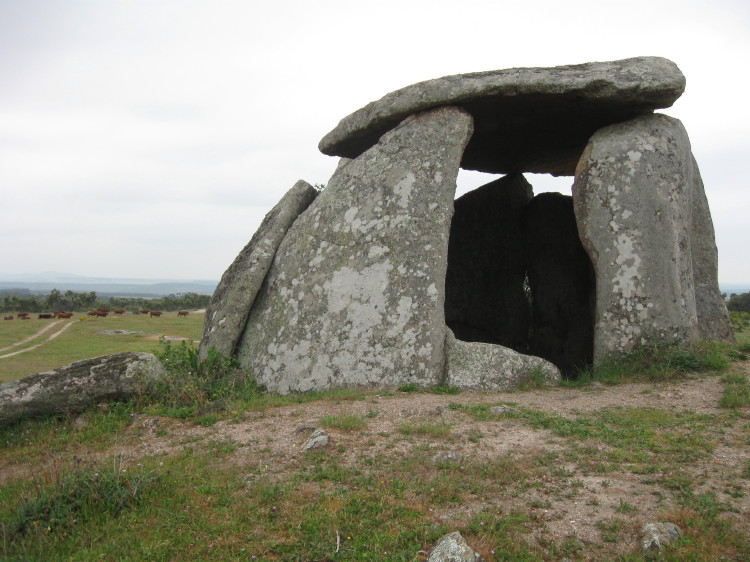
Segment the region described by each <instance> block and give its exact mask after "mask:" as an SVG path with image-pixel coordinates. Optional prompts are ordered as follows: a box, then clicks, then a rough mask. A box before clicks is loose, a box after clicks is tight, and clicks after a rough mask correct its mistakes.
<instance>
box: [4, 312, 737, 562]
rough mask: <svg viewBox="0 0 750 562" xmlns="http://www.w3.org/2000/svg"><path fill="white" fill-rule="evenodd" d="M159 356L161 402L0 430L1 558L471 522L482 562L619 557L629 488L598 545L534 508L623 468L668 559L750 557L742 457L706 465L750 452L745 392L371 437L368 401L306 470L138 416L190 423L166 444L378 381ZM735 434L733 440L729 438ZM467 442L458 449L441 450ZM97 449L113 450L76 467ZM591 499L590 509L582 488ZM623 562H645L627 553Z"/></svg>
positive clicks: (281, 547)
mask: <svg viewBox="0 0 750 562" xmlns="http://www.w3.org/2000/svg"><path fill="white" fill-rule="evenodd" d="M135 318H136V320H137V321H141V322H143V321H146V319H145V318H138V317H135ZM108 320H109V319H108ZM108 320H107V321H106V322H108ZM113 320H115V319H113ZM136 320H132V321H133V322H135V321H136ZM129 321H130V320H129ZM14 322H15V321H14ZM104 322H105V321H100V322H99V323H102V324H103V323H104ZM155 322H157V321H156V320H155V319H154V320H153V323H155ZM180 322H183V320H180ZM8 324H11V322H8ZM92 325H94V324H93V322H91V323H89V322H81V323H80V326H81V328H84V327H86V328H91V327H92ZM113 325H114V323H113ZM106 327H107V328H109V327H110V326H109V325H107V326H106ZM185 327H186V328H187V326H185ZM118 328H119V329H132V328H121V327H120V326H118ZM73 329H76V328H75V327H74V328H71V331H72V330H73ZM191 329H194V328H191ZM176 335H178V334H176ZM87 337H91V336H90V334H89V336H87ZM110 337H113V336H110ZM113 338H115V339H116V337H113ZM195 339H197V334H196V336H195ZM41 349H44V348H40V350H41ZM154 349H156V350H157V351H159V353H160V355H161V356H162V360H163V361H164V362H165V363H166V364H167V366H168V367H169V368H170V369H171V373H172V374H171V376H170V377H167V379H165V381H164V382H163V386H162V387H161V388H160V389H158V392H156V393H155V394H154V395H152V396H151V397H149V398H146V397H145V396H139V397H137V398H136V399H134V400H132V401H130V402H126V403H113V404H108V405H106V406H101V407H100V406H95V407H92V408H90V409H89V410H88V411H86V412H84V413H83V414H81V415H80V416H77V417H73V416H69V417H68V416H61V417H53V418H48V419H41V420H28V421H23V422H18V423H16V424H13V425H11V426H8V427H5V428H2V429H0V452H1V454H0V467H2V468H3V469H4V471H5V472H4V478H5V479H4V480H3V481H2V484H0V559H3V560H5V559H7V560H38V559H65V560H91V559H99V558H104V559H132V560H161V559H191V560H204V559H212V560H238V559H252V558H251V557H252V556H256V557H257V558H256V559H257V560H357V561H358V560H373V561H375V560H408V561H411V560H415V559H420V557H422V555H421V554H419V553H420V552H426V551H427V550H429V548H430V546H431V545H432V544H434V542H435V541H436V540H437V538H439V537H440V536H441V535H443V534H444V533H446V532H449V531H454V530H459V531H461V533H462V534H463V535H464V537H465V538H466V539H467V540H468V541H469V543H470V544H471V545H472V547H473V548H475V549H476V550H477V551H478V552H480V553H481V554H482V556H483V558H484V559H486V560H554V559H562V558H571V559H602V560H603V559H610V558H612V551H611V550H608V549H610V548H611V545H612V544H614V543H623V542H625V541H631V540H632V538H633V533H636V532H637V529H636V522H637V521H639V520H640V518H641V517H642V516H643V512H642V510H643V508H642V507H641V504H640V503H639V502H638V501H636V500H635V499H633V498H631V496H629V495H624V496H621V497H620V498H619V503H617V504H615V506H614V513H615V514H616V517H615V518H612V519H607V520H604V519H601V520H599V521H598V522H597V523H596V528H595V530H596V529H598V533H599V534H600V536H601V544H593V543H591V542H589V541H588V540H587V541H583V540H580V539H579V538H578V537H576V536H575V535H573V534H570V535H567V536H563V537H559V538H555V537H551V536H550V535H549V533H547V532H546V528H547V525H548V523H547V521H548V519H546V518H545V517H546V516H543V515H542V512H543V511H544V510H559V509H560V508H562V509H563V510H564V509H565V506H566V505H567V504H566V503H565V502H568V501H571V498H576V499H577V500H576V501H579V500H583V498H584V497H585V495H586V494H591V492H590V491H587V490H586V487H587V486H589V485H590V484H584V481H588V482H593V481H599V482H601V486H602V487H604V486H605V482H608V481H609V479H612V481H613V482H614V481H616V480H615V479H616V478H617V481H620V482H621V481H623V480H625V481H630V482H638V483H639V485H641V486H643V487H645V489H647V490H650V491H651V493H653V494H654V495H655V496H658V497H659V498H660V500H659V501H660V502H661V503H662V506H663V507H662V510H661V512H660V517H661V518H662V520H666V521H672V522H675V523H677V524H678V525H680V527H681V528H683V530H684V531H685V536H684V537H683V538H682V539H680V541H678V543H677V544H676V545H674V546H673V547H671V548H670V549H669V550H668V551H667V552H666V553H665V555H664V559H666V560H710V559H744V558H747V553H748V552H750V544H748V540H747V537H745V536H743V534H742V533H741V532H739V531H738V529H737V527H736V524H737V519H736V517H735V518H734V519H733V518H730V517H728V515H730V514H731V515H733V516H736V513H733V510H736V507H735V504H734V503H733V502H734V498H737V497H739V498H742V497H743V494H744V491H745V489H746V481H747V480H749V479H750V464H748V463H745V464H744V465H742V466H740V467H738V468H737V469H733V470H732V474H730V475H728V476H727V477H726V478H724V480H722V481H721V485H720V486H718V487H717V488H716V489H713V487H711V486H709V485H708V484H710V483H711V482H710V481H709V480H708V476H707V474H708V473H707V472H706V470H705V466H706V463H707V462H708V460H710V455H711V453H712V451H713V450H714V448H715V447H717V446H718V445H722V446H726V445H734V446H737V447H741V446H746V445H747V444H748V443H750V441H749V439H750V437H748V433H747V432H748V430H750V424H748V417H747V413H746V411H744V410H743V409H742V408H744V407H745V406H746V405H747V404H746V403H743V402H741V403H737V404H736V405H734V406H727V408H728V410H727V411H725V412H723V413H720V414H717V415H705V414H699V413H695V412H690V411H683V410H673V409H670V410H666V409H659V408H631V407H627V408H626V407H622V408H609V409H604V410H599V411H595V412H591V413H586V414H568V415H566V416H562V415H557V414H552V413H547V412H542V411H538V410H535V409H533V408H524V407H521V406H518V405H516V404H513V406H514V408H516V411H512V412H508V413H504V414H500V415H497V414H492V413H490V408H491V407H492V405H494V404H460V403H454V404H451V405H450V410H452V411H451V412H450V415H451V416H458V417H464V416H462V415H461V413H463V414H464V415H465V417H466V419H467V420H468V421H469V422H470V423H472V424H473V425H471V426H470V427H469V428H462V429H461V431H460V434H459V433H458V432H457V433H456V434H454V433H452V429H453V426H452V425H451V424H448V423H444V422H440V421H437V422H436V421H434V420H431V419H416V420H411V421H404V422H403V423H400V424H394V425H395V429H396V433H398V434H399V435H394V434H388V433H382V434H381V433H379V434H377V435H374V434H372V435H371V434H367V435H363V436H362V439H363V440H364V439H366V440H367V441H368V443H369V445H368V446H361V444H357V442H356V440H357V439H358V438H359V436H358V435H357V434H356V432H357V431H360V430H363V429H364V428H366V426H367V423H368V420H373V419H374V418H377V422H381V421H382V420H383V418H384V416H382V415H381V414H380V413H379V412H378V411H377V410H369V411H367V414H365V415H356V414H346V413H337V414H336V415H329V416H324V417H322V418H320V419H319V421H318V423H319V424H320V425H321V426H324V427H328V428H333V429H337V430H340V431H346V432H351V433H352V434H351V435H348V436H347V438H346V439H347V442H348V441H351V442H352V445H351V446H349V445H347V446H346V447H332V448H329V449H326V450H321V451H311V452H309V453H307V454H306V455H305V456H304V462H300V458H299V457H295V456H294V455H293V454H292V453H290V452H284V451H279V450H272V448H271V447H270V446H268V445H269V444H267V443H260V442H253V439H252V438H251V437H250V436H249V435H248V436H247V437H245V434H244V433H242V431H240V432H239V433H236V434H232V435H233V437H229V436H228V435H222V434H221V432H220V431H219V432H217V428H211V429H207V430H201V431H204V432H206V433H205V437H203V438H197V437H190V438H184V439H183V440H182V441H180V442H179V445H174V449H173V450H171V451H170V452H169V453H160V454H159V455H158V456H150V455H149V454H146V453H143V452H140V453H139V452H138V451H139V449H138V446H139V445H141V444H148V439H147V437H148V438H151V437H149V436H147V435H145V434H144V430H143V429H142V428H140V426H139V425H138V424H133V423H132V422H133V420H134V419H137V418H138V417H140V416H142V415H144V414H146V415H153V414H159V415H169V416H172V417H175V418H182V419H185V420H187V422H182V421H170V422H169V423H164V424H162V425H160V426H159V431H160V432H161V433H160V434H157V436H158V435H160V436H162V437H163V436H168V435H170V434H171V433H172V432H173V431H175V428H176V427H183V428H187V429H188V430H195V429H197V428H196V427H195V426H209V425H212V424H214V423H216V422H217V421H219V420H228V421H229V422H230V423H235V422H237V423H241V422H242V421H243V420H246V419H250V418H255V417H259V416H260V417H265V416H268V421H269V423H272V420H273V416H274V415H275V414H273V413H269V414H267V413H266V412H265V411H266V410H269V409H270V408H273V407H276V406H285V405H290V404H304V403H307V402H312V401H316V400H327V401H330V402H333V403H338V404H341V403H343V402H345V401H350V400H362V399H366V398H367V397H368V396H371V395H372V394H374V393H375V392H376V391H374V390H363V389H343V390H335V391H329V392H325V393H306V394H291V395H289V396H283V397H282V396H277V395H269V394H264V393H263V392H262V391H261V389H259V388H258V387H257V385H256V384H255V382H254V381H253V380H252V378H251V377H249V376H248V375H247V373H243V372H242V371H241V370H240V369H238V368H237V365H236V364H234V362H232V361H226V360H223V359H221V358H220V357H218V356H212V357H210V358H209V360H207V361H205V362H202V361H200V360H199V359H198V357H197V354H196V353H195V348H194V347H193V346H189V345H183V344H171V345H168V346H162V347H161V348H160V347H159V346H158V344H155V348H154ZM740 360H741V359H740ZM727 364H728V362H727V351H726V349H725V348H717V347H711V346H701V347H700V348H699V349H698V350H697V351H694V352H682V351H679V350H651V351H649V352H648V353H647V352H642V353H640V352H639V354H634V355H632V356H630V357H629V358H628V362H627V364H626V365H625V367H623V368H622V369H621V370H620V371H619V374H611V371H610V374H604V375H603V374H596V373H594V374H592V375H591V376H590V377H589V378H588V381H591V380H602V381H606V382H618V383H621V382H624V381H627V380H657V381H670V380H673V379H679V378H681V377H684V376H686V374H689V373H693V372H700V371H701V370H708V372H715V371H719V372H720V371H722V370H726V365H727ZM584 379H585V377H584ZM721 381H722V383H723V384H724V386H725V388H726V389H732V392H733V394H732V396H734V397H735V398H733V400H736V399H737V398H736V397H737V396H743V392H745V389H746V388H747V386H748V382H747V378H746V376H744V375H740V374H737V373H736V372H733V371H732V372H728V373H725V374H724V375H723V376H722V379H721ZM532 382H533V381H532ZM585 382H586V380H583V381H581V382H580V383H579V384H585ZM717 382H718V377H717ZM532 386H533V384H532ZM399 390H402V391H404V392H405V391H408V392H415V391H418V390H419V388H418V387H416V386H414V387H412V386H409V385H406V389H405V390H403V389H402V388H400V389H399ZM423 391H424V392H438V393H441V394H442V393H446V394H453V393H454V391H453V390H452V389H444V388H440V389H439V390H437V389H424V390H423ZM379 395H380V396H381V397H387V396H390V394H388V393H383V392H380V393H379ZM725 395H726V394H725ZM384 399H387V398H384ZM401 399H403V397H402V398H401ZM455 400H456V401H459V400H461V397H458V398H456V399H455ZM379 407H380V406H379ZM729 408H731V409H729ZM295 410H296V409H295ZM300 410H301V409H300ZM359 411H364V410H359ZM285 415H286V414H285ZM451 421H452V422H453V421H454V420H453V419H451ZM369 423H370V424H375V423H376V422H375V421H369ZM170 424H173V425H170ZM462 425H463V422H462ZM512 426H523V428H524V430H525V431H529V430H531V431H535V432H545V433H544V435H546V436H548V437H549V440H550V441H554V443H555V445H554V448H553V449H539V448H536V447H535V448H529V449H526V448H525V447H519V448H517V449H515V450H513V451H512V452H509V453H500V454H491V455H481V454H480V455H471V454H467V455H463V452H464V451H466V452H469V450H467V449H465V448H468V447H476V450H478V451H479V450H482V449H484V448H485V447H486V444H487V443H488V442H489V441H490V439H491V438H493V437H497V436H498V435H499V434H500V435H501V434H502V432H503V431H505V430H506V428H509V427H512ZM738 428H739V429H738ZM730 429H731V430H732V431H733V433H732V435H734V437H732V438H733V439H735V441H725V439H728V437H727V435H728V432H729V430H730ZM363 433H364V432H363ZM546 438H547V437H545V439H546ZM459 439H462V440H461V441H460V442H459V449H460V450H461V452H462V456H461V460H446V461H441V462H437V461H435V460H433V457H434V455H435V454H436V452H438V451H441V450H444V449H445V448H447V442H450V443H451V444H454V443H455V442H457V441H458V440H459ZM123 449H125V450H128V451H131V452H132V454H131V455H130V456H129V458H127V459H125V458H124V457H121V456H115V457H112V455H113V454H114V453H113V451H121V450H123ZM141 450H148V448H145V449H141ZM152 450H153V449H152ZM94 457H101V458H102V459H103V460H102V461H100V462H96V463H94V464H91V461H89V460H87V461H83V460H81V459H91V458H94ZM707 459H708V460H707ZM615 490H616V486H614V485H613V486H612V487H611V488H609V491H608V493H609V494H612V493H616V491H615ZM717 490H722V491H723V492H721V493H720V492H718V491H717ZM525 494H533V495H531V496H529V495H525ZM530 497H533V498H535V499H534V500H529V498H530ZM615 497H616V496H615ZM540 498H541V499H540ZM587 502H589V504H590V505H598V503H596V502H595V498H594V499H592V498H591V497H590V496H589V497H588V498H587ZM602 503H604V502H602ZM467 506H472V507H471V509H466V508H467ZM473 506H479V507H476V508H474V507H473ZM558 513H559V511H558ZM595 521H596V519H595ZM743 557H744V558H743ZM622 559H623V560H638V559H640V558H639V557H638V555H635V554H632V553H626V554H624V555H623V557H622Z"/></svg>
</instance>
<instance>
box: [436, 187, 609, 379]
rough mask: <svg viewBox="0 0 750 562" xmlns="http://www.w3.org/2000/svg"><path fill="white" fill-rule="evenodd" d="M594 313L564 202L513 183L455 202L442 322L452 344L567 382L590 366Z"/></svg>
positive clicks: (589, 272)
mask: <svg viewBox="0 0 750 562" xmlns="http://www.w3.org/2000/svg"><path fill="white" fill-rule="evenodd" d="M594 305H595V280H594V269H593V266H592V264H591V261H590V260H589V257H588V255H587V254H586V252H585V250H584V249H583V246H582V245H581V242H580V239H579V237H578V230H577V227H576V222H575V216H574V213H573V200H572V197H570V196H567V195H562V194H560V193H541V194H539V195H537V196H536V197H535V196H534V194H533V190H532V187H531V185H530V184H529V182H528V181H527V180H526V179H525V178H524V176H523V175H522V174H520V173H516V174H509V175H507V176H504V177H502V178H500V179H497V180H495V181H492V182H490V183H488V184H486V185H483V186H481V187H479V188H477V189H475V190H473V191H470V192H468V193H466V194H464V195H462V196H461V197H459V198H458V199H456V201H455V203H454V215H453V220H452V222H451V232H450V239H449V243H448V270H447V274H446V287H445V319H446V323H447V325H448V326H449V327H450V328H451V330H453V333H454V334H455V336H456V337H457V338H458V339H460V340H464V341H475V342H484V343H493V344H498V345H503V346H505V347H509V348H511V349H514V350H515V351H518V352H520V353H526V354H530V355H536V356H538V357H542V358H544V359H547V360H548V361H550V362H552V363H554V364H555V365H556V366H557V367H558V368H560V370H561V371H562V372H563V374H565V375H566V376H568V377H571V376H574V375H575V372H576V370H577V368H580V367H585V366H588V365H590V364H591V363H592V360H593V337H594V336H593V334H594V330H593V319H594Z"/></svg>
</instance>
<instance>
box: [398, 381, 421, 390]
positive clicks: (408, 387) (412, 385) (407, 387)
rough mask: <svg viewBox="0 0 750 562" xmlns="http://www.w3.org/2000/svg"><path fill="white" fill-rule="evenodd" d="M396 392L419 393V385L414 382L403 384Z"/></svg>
mask: <svg viewBox="0 0 750 562" xmlns="http://www.w3.org/2000/svg"><path fill="white" fill-rule="evenodd" d="M396 390H398V391H399V392H418V391H419V390H420V388H419V385H418V384H415V383H413V382H408V383H406V384H402V385H401V386H399V387H398V388H397V389H396Z"/></svg>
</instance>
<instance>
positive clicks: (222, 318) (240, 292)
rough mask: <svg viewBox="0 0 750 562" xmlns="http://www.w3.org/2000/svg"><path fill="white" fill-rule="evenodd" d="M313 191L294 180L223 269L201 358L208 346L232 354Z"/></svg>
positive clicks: (209, 310) (208, 315) (208, 317)
mask: <svg viewBox="0 0 750 562" xmlns="http://www.w3.org/2000/svg"><path fill="white" fill-rule="evenodd" d="M317 194H318V192H317V191H315V188H314V187H313V186H311V185H310V184H309V183H307V182H306V181H303V180H299V181H298V182H297V183H295V184H294V186H292V188H291V189H290V190H289V191H287V192H286V194H285V195H284V197H282V198H281V201H279V202H278V203H277V204H276V206H275V207H274V208H273V209H271V210H270V211H269V212H268V214H267V215H266V216H265V218H264V219H263V222H262V223H261V225H260V227H259V228H258V230H257V231H256V233H255V234H254V235H253V237H252V238H251V239H250V242H248V244H247V246H245V248H244V249H243V250H242V251H241V252H240V254H239V255H238V256H237V258H236V259H235V260H234V262H233V263H232V265H230V266H229V268H228V269H227V270H226V272H225V273H224V275H223V276H222V278H221V282H219V285H218V287H216V291H214V295H213V297H212V298H211V303H210V304H209V306H208V308H207V310H206V320H205V323H204V324H203V336H202V338H201V343H200V354H201V357H205V356H206V354H207V352H208V349H209V348H211V347H213V348H215V349H216V350H217V351H219V352H220V353H221V354H222V355H226V356H227V357H228V356H230V355H232V354H233V353H234V350H235V346H236V345H237V342H238V341H239V339H240V335H241V334H242V332H243V330H244V329H245V322H246V321H247V316H248V314H250V308H251V307H252V305H253V302H254V301H255V296H256V295H257V294H258V291H259V290H260V286H261V284H262V283H263V279H265V277H266V273H267V272H268V268H269V267H271V261H272V260H273V257H274V255H275V254H276V249H277V248H278V247H279V244H281V241H282V240H283V239H284V236H285V235H286V233H287V231H288V230H289V227H291V226H292V224H293V223H294V221H295V220H296V219H297V217H298V216H299V215H300V213H302V211H304V210H305V209H307V207H308V206H309V205H310V203H312V202H313V200H314V199H315V196H316V195H317Z"/></svg>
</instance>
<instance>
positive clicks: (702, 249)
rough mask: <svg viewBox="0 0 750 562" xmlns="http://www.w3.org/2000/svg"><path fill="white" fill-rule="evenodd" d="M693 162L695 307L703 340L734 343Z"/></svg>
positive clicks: (711, 231)
mask: <svg viewBox="0 0 750 562" xmlns="http://www.w3.org/2000/svg"><path fill="white" fill-rule="evenodd" d="M692 163H693V216H692V226H691V229H690V251H691V258H692V260H693V278H694V279H695V310H696V313H697V315H698V329H699V330H700V335H701V339H704V340H714V341H721V342H725V343H729V344H734V343H735V339H734V332H733V331H732V323H731V322H730V321H729V313H728V312H727V307H726V304H725V303H724V299H723V297H722V296H721V291H720V290H719V278H718V271H719V254H718V250H717V249H716V242H715V239H714V225H713V221H712V220H711V211H710V210H709V208H708V200H707V199H706V191H705V189H704V188H703V180H702V179H701V175H700V171H699V169H698V163H697V162H696V161H695V158H693V160H692Z"/></svg>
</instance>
